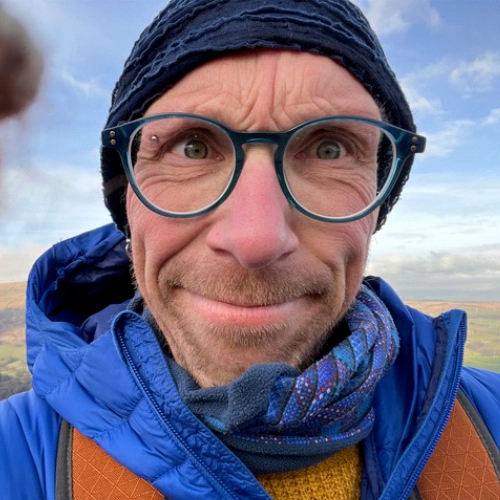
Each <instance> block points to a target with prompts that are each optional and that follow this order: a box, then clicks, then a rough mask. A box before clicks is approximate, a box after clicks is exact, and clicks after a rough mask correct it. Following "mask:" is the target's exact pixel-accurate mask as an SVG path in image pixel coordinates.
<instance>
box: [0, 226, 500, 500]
mask: <svg viewBox="0 0 500 500" xmlns="http://www.w3.org/2000/svg"><path fill="white" fill-rule="evenodd" d="M123 246H124V242H123V236H122V234H121V233H119V232H117V231H116V230H115V229H114V228H113V227H112V226H106V227H103V228H100V229H97V230H95V231H92V232H90V233H86V234H83V235H81V236H78V237H76V238H74V239H71V240H68V241H65V242H62V243H60V244H58V245H56V246H55V247H53V248H52V249H51V250H50V251H48V252H47V253H46V254H45V255H43V256H42V257H41V258H40V259H39V260H38V262H37V263H36V265H35V267H34V269H33V271H32V273H31V276H30V280H29V284H28V299H27V342H28V364H29V367H30V369H31V371H32V373H33V388H34V389H33V391H31V392H29V393H25V394H19V395H16V396H13V397H12V398H10V399H9V400H7V401H3V402H2V403H1V404H0V498H1V499H2V500H42V499H43V500H46V499H47V500H54V495H55V493H54V488H55V486H54V485H55V462H56V454H57V453H56V451H57V441H58V434H59V428H60V424H61V419H66V420H67V421H68V422H70V423H71V424H72V425H73V426H74V427H75V428H77V429H78V430H79V431H80V432H82V433H83V434H85V435H87V436H89V437H91V438H92V439H94V440H95V441H96V442H97V443H98V444H99V445H100V446H101V447H102V448H103V449H104V450H106V451H107V452H108V453H109V454H110V455H111V456H113V457H114V458H115V459H116V460H118V461H119V462H121V463H122V464H124V465H125V466H126V467H128V468H129V469H130V470H132V471H133V472H134V473H135V474H137V475H139V476H141V477H144V478H146V479H147V480H148V481H150V482H151V483H152V484H153V485H154V486H155V487H156V488H157V489H158V490H159V491H161V492H163V493H164V494H165V495H167V496H168V498H169V499H172V500H181V499H183V500H186V499H194V498H196V499H220V500H222V499H225V500H228V499H233V500H235V499H238V498H252V499H262V500H264V499H266V500H269V499H270V497H269V496H268V494H267V493H266V492H265V491H264V489H263V488H262V487H261V486H260V484H259V483H258V481H257V480H256V479H255V478H254V476H253V475H252V474H251V473H250V472H249V471H248V470H247V469H246V467H245V466H244V465H243V464H242V463H241V462H240V460H239V459H238V458H237V457H236V456H235V455H233V454H232V453H231V452H230V451H229V450H228V449H227V448H226V447H225V446H224V445H223V444H222V443H221V442H220V441H218V440H217V439H216V438H215V437H214V435H213V434H212V433H211V432H210V431H209V430H208V429H207V428H206V427H205V426H204V425H203V424H202V423H201V422H200V421H199V420H198V419H197V418H196V417H195V416H194V415H193V414H192V413H191V412H190V411H189V410H188V409H187V408H186V407H185V406H184V404H183V402H182V401H181V400H180V399H179V396H178V393H177V390H176V386H175V384H174V382H173V380H172V377H171V375H170V373H169V371H168V369H167V367H166V364H165V361H164V357H163V354H162V352H161V350H160V348H159V346H158V343H157V341H156V339H155V336H154V334H153V332H152V331H151V329H150V328H149V327H148V325H147V324H146V323H145V322H144V321H143V320H142V319H141V318H140V317H139V316H137V315H136V314H135V313H133V312H131V311H128V310H126V309H125V306H124V305H123V304H124V302H126V301H127V300H129V299H130V297H131V295H132V287H131V280H130V276H129V271H128V259H127V257H126V255H125V253H124V250H123ZM366 282H367V283H368V284H369V286H371V287H372V288H373V289H374V290H375V291H376V293H377V294H378V295H379V296H380V297H381V298H382V300H383V301H384V302H385V303H386V304H387V306H388V308H389V310H390V311H391V313H392V315H393V317H394V320H395V323H396V326H397V328H398V330H399V333H400V336H401V352H400V354H399V356H398V358H397V360H396V363H395V364H394V366H393V367H392V368H391V370H390V371H389V373H388V374H387V375H386V376H385V377H384V379H383V380H382V381H381V382H380V384H379V386H378V388H377V391H376V394H375V400H374V409H375V414H376V424H375V428H374V430H373V432H372V433H371V435H370V436H369V438H368V439H366V440H365V442H364V446H363V448H362V449H363V453H364V472H363V480H362V492H361V498H362V500H372V499H377V498H381V499H385V500H389V499H390V500H397V499H406V498H407V497H408V495H409V494H410V492H411V490H412V489H413V487H414V485H415V482H416V480H417V478H418V476H419V475H420V473H421V471H422V469H423V467H424V464H425V462H426V460H427V459H428V458H429V456H430V455H431V453H432V450H433V448H434V446H435V445H436V443H437V441H438V439H439V436H440V433H441V431H442V430H443V428H444V426H445V423H446V419H447V417H448V415H449V414H450V411H451V407H452V404H453V401H454V398H455V395H456V392H457V389H458V387H459V384H460V386H461V388H462V390H463V391H464V392H465V393H466V394H467V396H468V397H469V399H470V400H471V402H472V404H473V405H474V406H475V407H476V409H477V410H478V411H479V413H480V414H481V415H482V417H483V419H484V421H485V423H486V425H487V427H488V428H489V429H490V432H491V434H492V437H493V438H494V439H495V440H496V442H497V443H498V442H500V420H499V419H498V415H499V414H500V396H499V393H500V389H499V388H500V376H499V375H497V374H493V373H489V372H484V371H480V370H475V369H470V368H463V369H462V368H461V361H462V354H463V345H464V340H465V317H464V314H463V313H462V312H460V311H451V312H449V313H446V314H444V315H442V316H440V317H439V318H437V319H431V318H429V317H428V316H425V315H423V314H421V313H419V312H417V311H415V310H413V309H411V308H408V307H406V306H405V305H404V304H402V303H401V301H400V300H399V299H398V297H397V296H396V295H395V293H394V292H393V291H392V289H391V288H390V287H389V286H388V285H387V284H386V283H384V282H383V281H382V280H380V279H376V278H368V279H367V280H366Z"/></svg>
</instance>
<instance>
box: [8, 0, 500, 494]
mask: <svg viewBox="0 0 500 500" xmlns="http://www.w3.org/2000/svg"><path fill="white" fill-rule="evenodd" d="M424 145H425V139H424V138H423V137H421V136H419V135H417V134H416V133H415V127H414V124H413V121H412V117H411V112H410V110H409V108H408V105H407V103H406V100H405V98H404V95H403V93H402V91H401V89H400V87H399V85H398V83H397V81H396V80H395V77H394V75H393V73H392V72H391V70H390V68H389V67H388V65H387V62H386V60H385V57H384V55H383V52H382V49H381V48H380V46H379V44H378V41H377V39H376V38H375V35H374V34H373V32H372V31H371V29H370V28H369V26H368V24H367V22H366V20H365V19H364V17H363V16H362V14H361V13H360V12H359V10H358V9H357V8H356V7H354V6H353V5H352V4H351V3H349V2H348V1H347V0H335V1H334V0H308V1H307V2H305V1H302V0H280V1H271V2H262V1H254V0H246V1H245V2H240V1H237V0H227V1H224V2H220V1H200V0H179V1H173V2H171V3H170V4H169V5H168V6H167V7H166V9H165V10H164V11H163V12H162V13H160V15H159V16H158V17H157V18H156V20H155V21H154V22H153V23H152V25H151V26H150V27H149V28H148V29H147V30H146V31H145V32H144V33H143V35H142V36H141V38H140V39H139V41H138V42H137V43H136V45H135V47H134V49H133V52H132V54H131V56H130V58H129V59H128V61H127V63H126V65H125V69H124V72H123V74H122V76H121V78H120V80H119V82H118V84H117V87H116V89H115V92H114V94H113V103H112V106H111V110H110V115H109V118H108V122H107V125H106V129H105V130H104V131H103V146H104V147H103V149H102V170H103V177H104V194H105V198H106V203H107V206H108V208H109V209H110V211H111V213H112V216H113V219H114V221H115V223H116V226H117V227H118V228H119V230H116V228H115V227H105V228H100V229H98V230H96V231H93V232H90V233H87V234H84V235H81V236H78V237H76V238H75V239H73V240H69V241H67V242H63V243H62V244H59V245H56V246H55V247H54V248H53V249H52V250H51V251H50V252H48V253H47V254H46V255H45V256H43V257H42V258H41V259H40V260H39V261H38V262H37V264H36V265H35V268H34V270H33V272H32V274H31V277H30V283H29V290H28V304H29V305H28V310H27V318H28V320H27V321H28V349H29V350H28V363H29V365H30V367H31V368H32V371H33V388H34V390H33V392H31V393H28V394H24V395H18V396H15V397H13V398H11V399H10V400H8V401H7V402H4V403H3V406H2V407H1V409H0V447H1V449H2V450H5V451H4V453H3V455H2V457H3V458H2V459H1V462H0V463H1V465H0V481H1V484H2V491H3V492H4V494H6V495H7V498H9V499H16V500H17V499H21V498H30V499H42V498H43V499H50V500H52V499H55V498H75V499H80V498H146V495H147V498H163V497H164V496H165V497H166V498H169V499H187V498H189V499H191V498H206V499H229V498H230V499H236V498H257V499H269V498H271V497H272V498H275V499H281V498H288V499H299V498H300V499H305V498H307V499H309V498H318V499H323V498H335V499H355V498H356V499H357V498H361V499H375V498H382V499H406V498H408V497H409V495H410V494H412V491H414V489H415V487H416V483H417V480H418V479H419V476H420V475H421V473H422V470H423V469H424V467H425V466H426V463H427V461H428V460H429V457H431V455H432V454H433V451H434V448H435V446H436V444H437V443H438V441H439V437H440V435H441V433H442V432H443V429H444V428H445V426H446V424H447V420H448V417H449V416H450V413H451V412H452V408H453V405H454V402H455V398H456V395H457V391H458V389H459V386H460V390H461V392H460V394H467V396H468V399H470V402H469V403H468V404H469V406H468V409H470V410H471V411H472V410H473V413H474V415H476V414H477V415H482V416H480V417H479V418H481V419H482V421H483V424H486V426H485V427H484V429H483V428H482V430H483V431H484V432H485V433H491V436H492V437H493V440H494V441H496V442H498V439H499V436H498V434H499V432H500V428H499V426H498V424H497V423H496V422H497V420H496V419H497V417H496V414H497V412H498V410H499V409H500V401H499V399H498V397H497V394H496V393H497V392H498V391H496V390H494V389H493V388H494V387H495V385H496V383H498V377H497V376H496V375H493V374H487V373H483V372H478V371H475V370H471V369H467V370H466V369H464V370H463V371H462V372H461V368H460V366H461V358H462V351H463V342H464V336H465V319H464V315H463V313H461V312H458V311H455V312H451V313H448V314H445V315H443V316H441V317H440V318H437V319H435V320H432V319H430V318H429V317H427V316H424V315H422V314H420V313H418V312H416V311H414V310H412V309H409V308H407V307H405V306H404V305H403V304H402V303H401V302H400V300H399V299H398V298H397V296H396V294H395V293H394V292H393V291H392V290H391V289H390V288H389V286H388V285H387V284H385V283H384V282H383V281H382V280H380V279H376V278H366V279H363V273H364V267H365V263H366V259H367V254H368V249H369V243H370V237H371V235H372V234H373V233H374V232H375V231H376V230H377V229H379V228H380V227H381V226H382V225H383V223H384V221H385V218H386V216H387V215H388V213H389V211H390V209H391V207H392V205H393V204H394V203H395V202H396V201H397V199H398V196H399V194H400V191H401V188H402V186H403V184H404V182H405V181H406V179H407V177H408V174H409V169H410V166H411V163H412V160H413V155H414V154H415V153H418V152H421V151H423V149H424ZM130 264H131V266H130ZM129 267H131V269H132V273H133V278H131V276H130V274H129ZM483 424H482V425H483ZM488 428H489V430H488ZM488 435H489V434H488ZM493 440H492V441H491V442H490V443H489V444H490V445H493ZM490 447H491V448H492V449H494V446H490ZM481 470H482V469H481ZM483 477H485V476H484V475H483ZM483 482H485V481H484V480H483ZM492 483H493V482H492ZM480 484H481V483H480ZM488 486H491V484H490V483H488ZM492 491H494V490H492ZM5 492H7V493H5ZM414 494H416V493H414ZM478 498H479V497H478Z"/></svg>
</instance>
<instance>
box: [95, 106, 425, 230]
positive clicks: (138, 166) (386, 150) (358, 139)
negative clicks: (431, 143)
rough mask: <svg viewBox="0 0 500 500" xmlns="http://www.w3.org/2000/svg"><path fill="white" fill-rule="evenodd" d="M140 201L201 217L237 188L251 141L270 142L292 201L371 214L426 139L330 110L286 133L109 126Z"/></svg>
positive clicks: (346, 218)
mask: <svg viewBox="0 0 500 500" xmlns="http://www.w3.org/2000/svg"><path fill="white" fill-rule="evenodd" d="M102 144H103V146H104V147H107V148H114V149H116V150H117V151H118V153H119V155H120V157H121V160H122V163H123V167H124V170H125V174H126V176H127V179H128V182H129V183H130V186H131V187H132V189H133V190H134V192H135V194H136V195H137V197H138V198H139V199H140V200H141V201H142V203H144V205H146V206H147V207H148V208H149V209H151V210H152V211H154V212H156V213H158V214H160V215H164V216H167V217H176V218H180V217H195V216H197V215H201V214H204V213H206V212H208V211H210V210H213V209H214V208H216V207H218V206H219V205H220V204H221V203H223V202H224V200H225V199H226V198H227V197H228V196H229V195H230V194H231V191H232V190H233V189H234V187H235V185H236V183H237V182H238V178H239V177H240V175H241V172H242V170H243V167H244V163H245V151H246V150H248V148H250V147H251V146H252V145H254V144H261V145H262V144H264V145H266V144H267V145H271V146H272V149H273V150H274V167H275V170H276V175H277V177H278V180H279V184H280V186H281V189H282V190H283V193H284V195H285V196H286V198H287V199H288V201H289V202H290V203H291V204H292V205H293V206H294V207H295V208H296V209H297V210H299V211H300V212H302V213H303V214H305V215H307V216H309V217H312V218H313V219H317V220H320V221H325V222H350V221H355V220H358V219H361V218H362V217H365V216H366V215H368V214H369V213H371V212H372V211H373V210H375V209H376V208H377V207H378V206H379V205H380V204H381V203H382V202H383V201H384V200H385V199H386V197H387V196H388V195H389V193H390V192H391V189H392V188H393V187H394V185H395V183H396V180H397V178H398V176H399V175H400V173H401V171H402V170H403V166H404V164H405V161H406V160H407V158H408V157H410V156H411V155H413V154H415V153H421V152H423V151H424V149H425V137H423V136H420V135H417V134H414V133H413V132H409V131H407V130H403V129H400V128H398V127H395V126H393V125H389V124H387V123H384V122H380V121H377V120H372V119H369V118H363V117H356V116H329V117H324V118H319V119H316V120H312V121H308V122H306V123H302V124H300V125H298V126H296V127H294V128H292V129H290V130H288V131H285V132H239V131H235V130H232V129H230V128H228V127H226V126H224V125H223V124H221V123H218V122H216V121H214V120H211V119H209V118H205V117H202V116H196V115H191V114H180V113H168V114H160V115H153V116H147V117H144V118H140V119H138V120H135V121H132V122H129V123H125V124H123V125H119V126H116V127H112V128H108V129H106V130H104V131H103V132H102Z"/></svg>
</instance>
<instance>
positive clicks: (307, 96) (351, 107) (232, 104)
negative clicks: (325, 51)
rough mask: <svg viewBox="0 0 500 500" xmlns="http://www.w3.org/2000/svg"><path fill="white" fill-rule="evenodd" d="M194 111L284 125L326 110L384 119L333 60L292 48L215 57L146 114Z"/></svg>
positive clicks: (243, 123)
mask: <svg viewBox="0 0 500 500" xmlns="http://www.w3.org/2000/svg"><path fill="white" fill-rule="evenodd" d="M166 112H184V113H194V114H199V115H204V116H208V117H210V118H214V119H217V120H219V121H221V122H223V123H225V124H226V125H228V126H231V127H233V128H236V129H241V130H243V129H248V130H251V129H262V130H265V129H283V128H289V127H292V126H294V125H297V124H298V123H301V122H303V121H306V120H310V119H313V118H318V117H320V116H327V115H357V116H365V117H369V118H375V119H380V111H379V108H378V106H377V104H376V103H375V101H374V99H373V98H372V96H371V95H370V94H369V92H368V91H367V90H366V89H365V88H364V87H363V85H362V84H361V83H360V82H359V81H358V80H357V79H356V78H354V77H353V76H352V75H351V74H350V73H349V72H348V71H347V70H346V69H345V68H344V67H342V66H341V65H339V64H338V63H336V62H334V61H333V60H331V59H329V58H327V57H324V56H320V55H315V54H310V53H307V52H299V51H291V50H249V51H244V52H239V53H235V54H231V55H226V56H223V57H220V58H218V59H214V60H211V61H209V62H207V63H205V64H204V65H202V66H200V67H198V68H196V69H195V70H193V71H191V72H190V73H188V74H187V75H186V76H184V77H183V78H182V79H181V80H180V81H179V82H177V83H176V84H175V85H174V86H173V87H172V88H170V89H169V90H168V91H166V92H165V93H164V94H163V95H162V96H160V97H159V98H158V99H157V100H156V101H155V102H154V103H153V104H152V105H151V106H150V107H149V108H148V110H147V111H146V115H151V114H156V113H166Z"/></svg>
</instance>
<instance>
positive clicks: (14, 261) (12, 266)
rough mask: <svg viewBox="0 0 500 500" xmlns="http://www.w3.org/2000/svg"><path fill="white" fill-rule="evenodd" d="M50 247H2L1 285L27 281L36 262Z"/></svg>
mask: <svg viewBox="0 0 500 500" xmlns="http://www.w3.org/2000/svg"><path fill="white" fill-rule="evenodd" d="M47 249H48V245H39V244H32V243H30V244H25V245H22V246H19V247H16V248H11V247H3V246H0V263H2V264H1V265H0V283H15V282H19V281H26V280H27V279H28V274H29V271H30V269H31V267H32V266H33V264H34V262H35V260H36V259H37V258H38V257H39V256H40V255H41V254H42V253H43V252H44V251H45V250H47Z"/></svg>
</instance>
